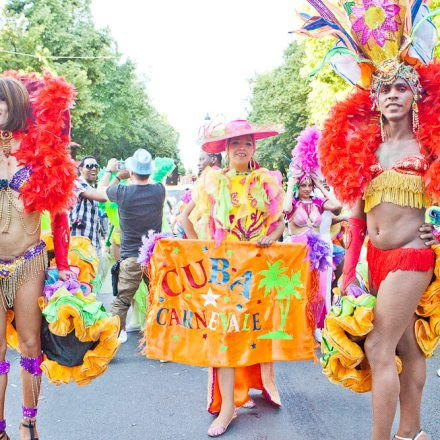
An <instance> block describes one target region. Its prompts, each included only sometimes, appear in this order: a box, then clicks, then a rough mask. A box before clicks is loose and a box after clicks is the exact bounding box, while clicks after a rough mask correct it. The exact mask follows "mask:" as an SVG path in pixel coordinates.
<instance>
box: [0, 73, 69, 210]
mask: <svg viewBox="0 0 440 440" xmlns="http://www.w3.org/2000/svg"><path fill="white" fill-rule="evenodd" d="M2 76H8V77H13V78H15V79H18V80H20V81H21V82H22V83H23V84H24V85H25V87H26V88H27V90H28V93H29V98H30V103H31V115H30V118H29V126H28V129H27V131H26V133H24V136H23V137H22V140H21V144H20V148H19V150H18V152H17V153H16V154H15V157H16V159H17V161H18V162H19V163H20V164H22V165H25V166H30V167H31V170H32V173H31V177H30V179H29V181H28V182H27V183H26V184H25V185H24V186H23V187H22V189H21V190H20V193H21V196H22V198H23V203H24V206H25V209H26V211H28V212H33V211H40V212H42V211H44V210H48V211H50V212H52V213H54V214H55V213H59V212H62V211H64V210H65V209H68V208H70V206H71V205H72V203H73V200H74V198H73V188H74V182H75V179H76V168H75V164H74V162H73V160H72V158H71V157H70V154H69V152H68V150H67V146H68V144H69V142H70V113H69V109H70V108H71V107H72V106H73V104H74V98H75V90H74V88H73V86H72V85H71V84H69V83H68V82H66V81H65V80H64V78H61V77H55V76H52V75H51V74H50V73H48V72H46V73H44V75H43V76H39V75H37V74H35V73H23V72H16V71H6V72H4V73H3V74H2Z"/></svg>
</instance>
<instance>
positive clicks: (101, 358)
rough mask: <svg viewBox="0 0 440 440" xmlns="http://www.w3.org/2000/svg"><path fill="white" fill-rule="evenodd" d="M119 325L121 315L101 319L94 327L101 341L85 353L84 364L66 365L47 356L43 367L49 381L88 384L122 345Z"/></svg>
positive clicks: (103, 370) (102, 371) (104, 369)
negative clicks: (119, 337)
mask: <svg viewBox="0 0 440 440" xmlns="http://www.w3.org/2000/svg"><path fill="white" fill-rule="evenodd" d="M119 326H120V323H119V317H118V316H110V317H109V318H106V319H101V320H100V321H98V322H97V323H96V324H95V325H94V326H93V327H92V328H93V334H94V335H96V336H97V339H95V340H99V343H98V345H97V346H96V347H95V348H94V349H93V350H89V351H88V352H87V353H86V354H85V355H84V359H83V363H82V365H78V366H76V367H65V366H64V365H60V364H59V363H57V362H54V361H51V360H49V359H47V358H46V357H45V360H44V362H43V363H42V364H41V369H42V370H43V371H44V373H45V374H46V376H47V378H48V379H49V381H50V382H51V383H53V384H55V385H62V384H67V383H69V382H76V383H77V384H78V385H80V386H84V385H87V384H88V383H90V382H91V381H92V380H93V379H96V378H97V377H98V376H100V375H101V374H103V373H104V372H105V371H106V370H107V367H108V364H109V363H110V361H111V360H112V359H113V357H114V356H115V354H116V351H117V350H118V348H119V345H120V342H119V340H118V333H119ZM90 334H92V333H90Z"/></svg>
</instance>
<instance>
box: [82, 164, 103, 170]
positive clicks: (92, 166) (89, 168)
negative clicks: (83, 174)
mask: <svg viewBox="0 0 440 440" xmlns="http://www.w3.org/2000/svg"><path fill="white" fill-rule="evenodd" d="M84 166H85V167H86V168H87V169H88V170H93V168H96V169H98V168H99V165H98V164H97V163H88V164H86V165H84Z"/></svg>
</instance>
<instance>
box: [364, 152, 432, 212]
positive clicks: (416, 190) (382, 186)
mask: <svg viewBox="0 0 440 440" xmlns="http://www.w3.org/2000/svg"><path fill="white" fill-rule="evenodd" d="M428 168H429V161H428V160H427V159H426V158H425V157H424V156H422V155H419V154H409V155H408V156H405V157H403V158H402V159H400V160H398V161H397V162H396V164H395V165H394V166H393V167H392V168H384V167H383V166H382V164H381V163H379V161H377V162H376V163H375V164H373V165H371V167H370V170H371V172H372V174H373V178H372V180H371V182H370V183H369V184H368V186H367V188H366V190H365V192H364V196H363V198H364V200H365V212H369V211H371V210H372V209H373V208H374V207H375V206H377V205H379V204H380V203H382V202H388V203H394V204H395V205H398V206H404V207H408V206H409V207H411V208H417V209H422V208H426V207H428V206H429V205H430V201H429V198H428V197H427V196H426V191H425V185H424V183H423V175H424V174H425V172H426V171H427V170H428Z"/></svg>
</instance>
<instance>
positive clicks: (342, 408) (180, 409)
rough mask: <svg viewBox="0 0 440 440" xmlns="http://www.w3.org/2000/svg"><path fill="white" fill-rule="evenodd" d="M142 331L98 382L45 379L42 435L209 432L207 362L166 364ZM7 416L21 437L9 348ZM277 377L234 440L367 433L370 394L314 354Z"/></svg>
mask: <svg viewBox="0 0 440 440" xmlns="http://www.w3.org/2000/svg"><path fill="white" fill-rule="evenodd" d="M138 342H139V335H138V334H133V333H132V334H129V339H128V341H127V343H125V344H124V345H123V346H122V347H121V349H120V350H119V352H118V355H117V357H116V358H115V360H114V361H113V362H112V363H111V365H110V367H109V369H108V371H107V372H106V374H105V375H104V376H102V377H100V378H98V379H97V380H96V381H95V382H93V383H92V384H90V385H88V386H86V387H82V388H79V387H77V386H76V385H67V386H62V387H56V386H53V385H50V384H48V383H47V381H46V380H44V384H43V390H42V393H41V401H40V409H39V413H40V415H39V433H40V440H110V439H122V440H150V439H151V440H177V439H191V440H199V439H206V438H208V437H207V436H206V430H207V428H208V426H209V424H210V422H211V420H212V416H210V415H209V414H208V413H207V412H206V411H205V404H206V383H207V369H206V368H197V367H191V366H188V365H181V364H174V363H167V364H161V363H159V362H158V361H153V360H149V359H146V358H144V357H142V356H141V355H140V354H139V350H138ZM8 359H9V360H10V361H11V373H10V375H9V386H8V392H7V403H6V418H7V424H8V433H9V435H11V438H12V440H17V439H19V437H18V424H19V420H20V413H21V410H20V407H21V398H20V382H19V358H18V356H17V355H16V353H12V352H10V353H9V354H8ZM437 368H440V356H438V355H437V357H435V358H433V359H430V360H429V362H428V370H429V371H428V380H427V385H426V388H425V394H424V399H423V426H424V428H425V430H427V431H428V432H430V433H431V435H432V436H433V440H440V377H438V376H437V375H436V374H435V371H436V370H437ZM276 378H277V384H278V387H279V390H280V393H281V399H282V402H283V407H282V408H281V409H275V408H273V407H272V406H270V405H269V404H268V403H267V402H266V401H265V400H264V399H263V398H260V397H259V396H258V394H257V395H256V398H255V401H256V403H257V408H255V409H253V410H245V409H241V410H240V411H239V417H238V419H237V420H235V421H234V422H233V424H232V425H231V427H230V429H229V430H228V432H227V433H226V434H225V435H224V436H223V437H222V438H224V439H228V440H238V439H240V440H320V439H324V440H350V439H361V440H368V439H369V432H370V420H371V410H370V396H369V394H364V395H357V394H354V393H352V392H350V391H347V390H345V389H342V388H341V387H338V386H336V385H332V384H330V382H328V380H327V379H326V378H325V377H324V376H323V375H322V373H321V370H320V367H319V365H318V364H316V365H314V364H313V362H292V363H279V364H277V366H276Z"/></svg>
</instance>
